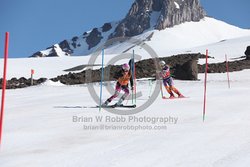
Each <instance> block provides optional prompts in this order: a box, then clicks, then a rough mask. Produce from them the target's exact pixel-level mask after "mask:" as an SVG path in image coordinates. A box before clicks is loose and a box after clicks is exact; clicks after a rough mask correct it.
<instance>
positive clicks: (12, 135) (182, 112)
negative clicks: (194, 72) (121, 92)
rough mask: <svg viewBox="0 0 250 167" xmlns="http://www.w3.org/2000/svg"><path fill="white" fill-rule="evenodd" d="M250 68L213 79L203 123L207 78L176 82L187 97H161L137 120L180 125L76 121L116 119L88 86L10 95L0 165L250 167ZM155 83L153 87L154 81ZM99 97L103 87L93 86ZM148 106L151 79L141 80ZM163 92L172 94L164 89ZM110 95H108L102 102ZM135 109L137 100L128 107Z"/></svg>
mask: <svg viewBox="0 0 250 167" xmlns="http://www.w3.org/2000/svg"><path fill="white" fill-rule="evenodd" d="M249 73H250V70H244V71H241V72H233V73H230V77H231V88H230V89H229V88H228V86H227V79H226V74H225V73H222V74H208V85H207V91H208V92H207V93H208V94H207V110H206V119H205V122H203V121H202V108H203V84H204V83H203V79H204V75H203V74H200V75H199V78H200V80H199V81H179V80H176V81H175V85H176V87H177V88H178V89H179V90H180V91H181V92H182V93H183V94H184V95H186V96H189V98H186V99H176V100H162V99H161V98H160V96H158V98H157V99H156V101H155V102H154V103H153V104H152V105H151V106H150V107H148V108H147V109H146V110H144V111H142V112H140V113H138V114H136V115H134V116H135V117H136V118H143V117H147V118H156V117H157V118H166V117H167V118H168V117H172V118H176V119H177V122H176V124H174V123H166V124H164V123H161V122H157V123H155V124H153V123H152V122H146V121H145V122H136V121H128V117H129V116H123V117H124V118H125V119H126V121H124V122H113V123H112V122H108V121H102V122H101V123H98V122H96V121H95V120H94V121H93V122H85V123H84V122H73V117H74V116H78V117H86V118H93V119H95V117H96V116H102V117H104V118H107V117H112V118H114V119H115V118H117V117H120V116H119V115H114V114H111V113H109V112H106V111H105V110H102V111H101V112H99V110H98V108H80V107H81V106H95V105H96V103H95V102H94V100H92V98H91V97H90V95H89V92H88V90H87V87H86V85H78V86H65V85H61V84H58V83H53V82H51V81H49V82H46V83H45V84H43V85H40V86H33V87H29V88H25V89H16V90H7V92H6V95H7V97H6V109H5V117H4V129H3V130H4V131H3V132H4V133H3V143H2V147H1V156H0V165H1V167H16V166H20V167H33V166H36V167H44V166H50V167H58V166H65V167H66V166H79V167H80V166H95V167H106V166H107V167H110V166H111V167H113V166H116V167H127V166H136V167H145V166H157V167H165V166H169V167H176V166H181V167H182V166H183V167H184V166H185V167H189V166H190V167H196V166H197V167H200V166H203V167H211V166H214V167H234V166H241V167H248V166H249V165H250V158H249V157H250V151H249V150H250V133H249V126H250V123H249V119H250V113H249V111H250V106H249V105H247V103H248V101H249V100H248V99H249V98H250V88H249V84H250V78H249ZM153 84H154V83H153ZM95 89H96V91H97V92H98V90H99V86H98V84H95ZM137 89H138V90H137V91H138V92H142V94H143V96H142V97H140V98H138V99H137V105H141V104H143V103H144V102H145V101H146V100H147V99H148V95H149V93H150V85H149V81H147V80H144V81H142V80H141V81H139V82H138V83H137ZM164 94H165V95H167V93H166V91H164ZM109 96H110V95H109V94H108V93H107V92H106V89H104V98H107V97H109ZM128 104H131V101H128ZM101 124H102V125H106V126H151V127H155V126H157V127H162V128H163V127H165V128H167V129H161V130H137V131H135V130H84V129H83V126H84V125H85V126H88V125H91V126H101Z"/></svg>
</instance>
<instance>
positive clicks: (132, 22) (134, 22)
mask: <svg viewBox="0 0 250 167" xmlns="http://www.w3.org/2000/svg"><path fill="white" fill-rule="evenodd" d="M204 17H205V11H204V10H203V8H202V7H201V5H200V1H199V0H135V2H134V3H133V4H132V6H131V8H130V10H129V12H128V13H127V15H126V17H125V18H124V19H122V20H121V21H119V22H113V23H105V24H104V25H103V26H102V27H100V28H93V29H92V30H91V31H89V32H85V33H84V34H83V35H81V36H77V37H73V38H72V39H69V40H64V41H62V42H60V43H59V44H55V45H53V46H51V47H49V48H47V49H46V50H44V51H39V52H36V53H34V54H33V55H32V56H31V57H50V56H70V55H88V54H91V53H92V52H93V51H94V50H95V48H96V47H97V46H98V45H99V44H101V43H105V41H107V40H108V39H111V38H115V37H133V36H136V35H139V34H142V33H144V32H146V30H153V29H156V30H163V29H166V28H168V27H173V26H175V25H178V24H181V23H184V22H189V21H197V22H198V21H200V20H201V19H202V18H204Z"/></svg>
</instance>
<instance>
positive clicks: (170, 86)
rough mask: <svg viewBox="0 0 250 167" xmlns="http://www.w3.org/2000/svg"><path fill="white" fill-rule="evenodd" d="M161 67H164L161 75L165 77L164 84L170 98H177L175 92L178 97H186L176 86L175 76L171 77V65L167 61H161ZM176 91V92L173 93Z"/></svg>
mask: <svg viewBox="0 0 250 167" xmlns="http://www.w3.org/2000/svg"><path fill="white" fill-rule="evenodd" d="M159 64H160V67H161V68H162V70H161V72H160V77H161V78H162V79H163V85H164V86H165V88H166V90H167V92H168V93H169V94H170V97H169V98H175V96H174V93H176V94H177V95H178V97H184V96H183V95H182V94H181V93H180V92H179V90H178V89H176V88H175V87H174V82H173V78H172V77H171V73H170V67H169V65H167V64H166V63H165V61H160V63H159ZM173 92H174V93H173Z"/></svg>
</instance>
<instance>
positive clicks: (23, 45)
mask: <svg viewBox="0 0 250 167" xmlns="http://www.w3.org/2000/svg"><path fill="white" fill-rule="evenodd" d="M133 2H134V0H70V1H69V0H0V57H3V52H4V51H3V50H4V35H5V32H6V31H8V32H10V48H9V57H11V58H16V57H28V56H30V55H32V54H33V53H34V52H36V51H40V50H44V49H46V48H47V47H49V46H51V45H53V44H55V43H58V42H61V41H63V40H64V39H71V38H72V37H74V36H78V35H81V34H82V33H83V32H85V31H88V30H90V29H92V28H94V27H100V26H102V25H103V23H105V22H110V21H116V20H120V19H122V18H124V16H125V15H126V14H127V12H128V10H129V8H130V7H131V4H132V3H133ZM201 3H202V6H203V7H204V8H205V10H206V12H207V14H208V15H209V16H212V17H214V18H217V19H219V20H223V21H225V22H227V23H229V24H233V25H236V26H238V27H241V28H250V10H249V7H250V0H237V1H236V0H201Z"/></svg>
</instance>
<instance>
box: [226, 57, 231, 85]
mask: <svg viewBox="0 0 250 167" xmlns="http://www.w3.org/2000/svg"><path fill="white" fill-rule="evenodd" d="M225 59H226V69H227V82H228V88H229V89H230V79H229V66H228V61H227V55H225Z"/></svg>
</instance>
